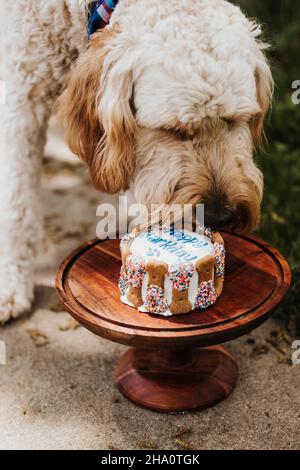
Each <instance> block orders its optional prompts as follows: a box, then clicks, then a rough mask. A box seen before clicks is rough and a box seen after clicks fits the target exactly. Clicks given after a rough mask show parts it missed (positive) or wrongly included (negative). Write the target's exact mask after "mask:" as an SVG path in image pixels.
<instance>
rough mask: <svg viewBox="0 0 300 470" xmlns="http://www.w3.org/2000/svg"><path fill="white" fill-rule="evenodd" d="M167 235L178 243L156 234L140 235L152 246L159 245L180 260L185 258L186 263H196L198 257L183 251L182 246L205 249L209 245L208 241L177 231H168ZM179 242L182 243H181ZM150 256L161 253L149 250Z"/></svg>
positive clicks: (155, 249) (146, 233) (145, 233)
mask: <svg viewBox="0 0 300 470" xmlns="http://www.w3.org/2000/svg"><path fill="white" fill-rule="evenodd" d="M165 233H166V234H169V235H170V236H172V237H173V239H174V238H175V240H176V241H172V240H167V239H166V238H163V237H160V236H158V235H156V234H155V233H153V232H152V233H151V232H150V233H149V232H144V233H142V234H141V235H140V237H141V238H143V239H146V240H147V241H148V242H149V243H151V244H152V245H159V247H160V248H162V249H164V250H166V251H167V252H168V253H172V254H175V255H176V256H177V257H179V258H183V259H184V260H185V261H194V260H196V259H197V256H193V255H191V254H189V253H188V252H187V251H186V250H184V249H183V246H182V245H191V246H192V247H193V248H203V247H204V246H207V245H208V242H207V241H203V240H200V239H199V238H197V237H194V236H191V235H187V234H184V233H182V232H179V231H176V230H168V231H167V230H166V231H165ZM179 241H180V242H181V243H179ZM147 255H148V256H152V255H156V256H159V255H160V253H159V251H158V250H157V248H154V251H152V250H151V248H149V250H148V252H147Z"/></svg>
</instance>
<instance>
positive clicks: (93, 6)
mask: <svg viewBox="0 0 300 470" xmlns="http://www.w3.org/2000/svg"><path fill="white" fill-rule="evenodd" d="M118 2H119V0H95V1H91V2H89V4H88V8H87V10H88V11H87V15H88V35H89V38H90V37H91V36H92V34H94V33H95V32H96V31H98V30H99V29H103V28H105V27H106V26H107V25H108V23H109V21H110V17H111V15H112V12H113V11H114V9H115V7H116V6H117V4H118Z"/></svg>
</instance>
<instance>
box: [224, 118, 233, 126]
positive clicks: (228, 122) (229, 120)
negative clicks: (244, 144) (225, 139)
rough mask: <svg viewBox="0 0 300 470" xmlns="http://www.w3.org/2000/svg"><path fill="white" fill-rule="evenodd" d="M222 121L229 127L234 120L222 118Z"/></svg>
mask: <svg viewBox="0 0 300 470" xmlns="http://www.w3.org/2000/svg"><path fill="white" fill-rule="evenodd" d="M223 121H224V122H226V124H227V125H228V126H229V127H232V126H233V125H234V120H233V119H232V118H224V119H223Z"/></svg>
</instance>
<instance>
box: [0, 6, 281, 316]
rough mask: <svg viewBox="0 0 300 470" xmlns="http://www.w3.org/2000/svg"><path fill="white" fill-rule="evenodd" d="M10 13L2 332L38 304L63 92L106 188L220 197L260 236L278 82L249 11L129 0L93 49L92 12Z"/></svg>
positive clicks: (76, 135) (71, 129) (187, 198)
mask: <svg viewBox="0 0 300 470" xmlns="http://www.w3.org/2000/svg"><path fill="white" fill-rule="evenodd" d="M2 3H3V4H5V5H4V6H6V7H9V8H8V9H9V16H10V18H14V22H11V21H9V27H10V30H9V31H8V33H7V34H6V35H5V38H7V39H8V43H9V48H10V58H9V60H6V67H5V71H6V77H8V78H7V80H8V85H9V86H8V88H9V93H8V102H7V105H6V106H5V108H6V110H5V116H4V117H1V131H0V132H1V143H2V141H3V146H2V149H1V155H0V158H1V172H0V183H1V184H0V187H1V188H4V187H5V188H6V189H5V191H4V189H2V197H1V217H0V237H1V250H2V252H1V257H0V320H1V319H2V321H4V320H6V319H8V318H10V317H11V316H17V315H19V314H20V313H21V312H23V311H24V310H26V309H27V308H28V307H29V305H30V300H31V298H32V288H33V285H32V261H31V258H32V257H33V256H34V250H35V246H36V234H37V230H36V228H37V227H38V225H39V224H38V219H37V215H36V214H37V210H36V207H35V206H36V201H37V200H38V197H37V191H38V174H39V160H40V155H41V152H42V147H43V145H44V140H45V130H46V126H47V120H48V117H49V114H50V111H51V108H52V105H53V103H54V100H55V98H56V97H57V96H58V95H59V94H60V91H61V90H63V89H65V91H64V93H63V95H62V96H61V98H60V99H59V101H58V104H57V108H58V110H59V114H60V116H61V118H62V121H63V123H64V126H65V127H66V131H67V137H68V140H69V143H70V145H71V147H72V148H73V149H74V150H75V151H76V153H77V154H78V155H79V156H80V157H81V158H83V159H84V160H85V161H86V162H87V163H88V165H89V166H90V169H91V174H92V178H93V181H94V183H95V185H96V186H97V187H99V188H101V189H104V190H105V191H107V192H116V191H119V190H120V189H127V188H128V187H130V189H131V192H132V193H134V195H135V198H136V199H137V200H138V201H139V202H145V203H146V204H150V203H153V202H158V203H164V202H168V203H172V202H175V203H177V202H178V203H180V204H182V203H186V202H187V203H190V202H206V201H209V200H211V199H213V200H214V199H216V198H217V199H218V200H219V201H222V204H223V205H224V206H226V205H228V206H230V207H232V208H233V209H234V213H235V221H234V223H235V225H236V227H237V228H239V229H241V230H251V229H252V228H253V227H254V226H255V225H256V223H257V222H258V219H259V207H260V202H261V197H262V190H263V179H262V175H261V173H260V171H259V169H258V168H257V167H256V165H255V163H254V161H253V149H254V147H255V146H256V145H257V144H258V143H259V141H260V138H261V134H262V130H263V119H264V116H265V114H266V112H267V110H268V107H269V104H270V101H271V96H272V89H273V84H272V77H271V73H270V69H269V66H268V63H267V61H266V59H265V55H264V49H265V45H264V44H263V43H261V42H260V40H259V36H260V28H259V26H257V25H256V24H255V23H253V22H251V21H249V20H248V19H247V18H246V17H245V16H244V15H243V14H242V13H241V11H240V9H239V8H238V7H236V6H233V5H232V4H230V3H229V2H227V1H224V0H186V1H185V2H179V1H178V0H168V1H167V2H161V0H151V2H149V0H120V2H119V4H118V6H117V8H116V10H115V11H114V13H113V15H112V18H111V24H110V26H109V27H108V29H107V30H104V31H102V32H99V33H97V34H95V36H94V38H93V40H92V42H91V44H90V47H89V48H88V49H86V45H87V44H86V43H87V41H86V31H85V27H86V26H85V16H84V0H48V1H47V2H44V1H42V0H19V1H18V2H9V1H8V0H2ZM14 9H17V11H15V12H14ZM2 11H3V9H2ZM4 21H5V15H4ZM4 44H5V41H4V40H2V41H1V46H2V47H3V48H5V46H4ZM77 55H79V59H78V61H77V63H76V65H75V67H74V68H73V67H72V64H73V63H74V61H75V59H76V57H77ZM70 71H71V75H70Z"/></svg>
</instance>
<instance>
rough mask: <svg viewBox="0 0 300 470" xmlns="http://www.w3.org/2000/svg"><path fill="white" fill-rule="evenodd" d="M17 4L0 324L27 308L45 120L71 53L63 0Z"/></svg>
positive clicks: (9, 66) (2, 200) (1, 151)
mask: <svg viewBox="0 0 300 470" xmlns="http://www.w3.org/2000/svg"><path fill="white" fill-rule="evenodd" d="M7 3H10V2H7ZM17 3H18V5H20V8H21V9H22V13H20V12H19V13H18V11H16V16H14V14H13V13H11V12H10V17H9V18H10V21H8V24H9V25H10V29H11V30H10V31H7V34H8V37H9V41H8V42H9V46H10V54H9V55H10V57H6V60H5V64H6V66H5V81H6V88H7V89H6V104H2V105H1V110H0V144H1V148H0V323H4V322H6V321H7V320H9V319H10V318H14V317H18V316H20V315H21V314H22V313H24V312H26V311H28V310H29V309H30V305H31V302H32V298H33V288H34V260H35V256H36V253H37V250H38V245H39V240H40V233H41V220H40V216H39V212H40V211H39V207H38V202H39V199H40V198H39V175H40V165H41V160H42V156H43V147H44V144H45V135H46V129H47V121H48V118H49V115H50V112H51V108H52V105H53V102H54V100H55V98H56V97H57V94H58V91H59V88H60V87H61V86H62V84H63V80H65V79H66V78H67V77H66V73H67V72H68V68H69V63H70V61H71V60H70V55H71V52H72V51H70V44H69V42H68V40H69V38H68V33H67V31H69V30H70V27H71V26H70V19H69V16H68V15H69V12H68V11H65V9H64V10H62V11H57V10H58V8H59V7H60V8H61V9H62V8H63V7H64V6H65V2H61V4H59V3H58V2H56V1H52V0H51V1H49V2H46V4H45V2H25V1H22V2H15V5H16V4H17ZM51 3H52V5H51ZM74 4H75V2H74ZM51 6H52V10H51ZM18 8H19V7H18ZM55 9H56V10H55ZM54 15H55V18H54ZM64 15H65V16H64ZM12 18H14V19H15V18H16V22H21V24H18V27H16V24H15V23H16V22H15V21H12ZM40 21H41V23H40V24H39V22H40ZM53 24H55V28H56V29H55V31H53V30H54V28H53ZM83 25H84V23H83ZM59 28H60V29H59ZM57 30H60V34H61V36H60V37H57ZM2 60H3V57H2ZM62 77H63V78H62ZM1 78H3V76H2V77H1Z"/></svg>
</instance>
